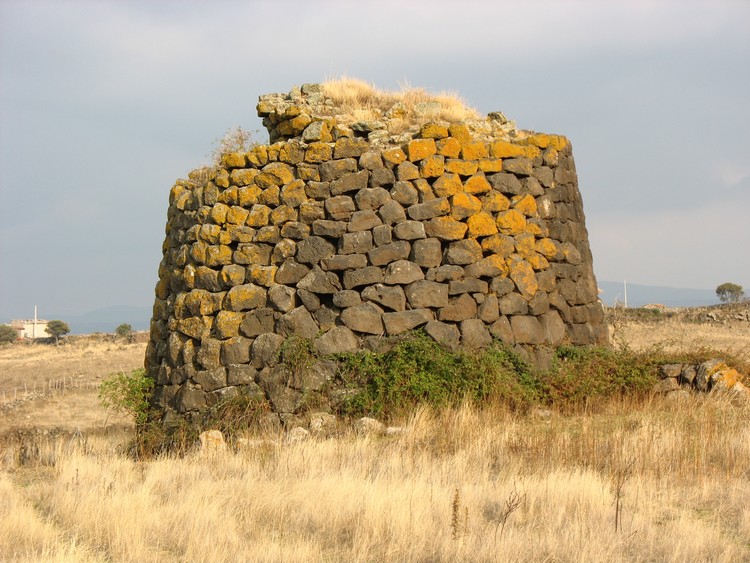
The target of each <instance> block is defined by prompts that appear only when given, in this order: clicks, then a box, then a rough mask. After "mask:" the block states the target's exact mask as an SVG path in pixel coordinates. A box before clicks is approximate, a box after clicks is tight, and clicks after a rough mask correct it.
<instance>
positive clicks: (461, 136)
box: [448, 123, 474, 146]
mask: <svg viewBox="0 0 750 563" xmlns="http://www.w3.org/2000/svg"><path fill="white" fill-rule="evenodd" d="M448 133H450V135H451V137H453V138H455V139H456V140H457V141H458V142H459V143H461V145H462V146H463V145H465V144H467V143H471V142H472V141H473V140H474V138H473V137H472V136H471V131H469V128H468V127H467V126H466V125H464V124H463V123H454V124H453V125H450V126H449V127H448Z"/></svg>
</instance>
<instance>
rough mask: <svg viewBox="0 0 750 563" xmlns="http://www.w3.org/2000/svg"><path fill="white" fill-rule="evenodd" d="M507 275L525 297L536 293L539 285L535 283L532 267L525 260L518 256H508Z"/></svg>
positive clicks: (528, 297)
mask: <svg viewBox="0 0 750 563" xmlns="http://www.w3.org/2000/svg"><path fill="white" fill-rule="evenodd" d="M507 263H508V270H509V272H510V274H509V277H510V279H512V280H513V283H515V284H516V287H517V288H518V290H519V291H520V292H521V295H523V296H524V297H525V298H527V299H531V298H532V297H534V295H536V292H537V290H538V289H539V285H538V283H537V279H536V274H535V273H534V268H532V266H531V264H529V263H528V262H527V261H526V260H524V259H523V258H521V257H518V256H511V257H510V258H508V262H507Z"/></svg>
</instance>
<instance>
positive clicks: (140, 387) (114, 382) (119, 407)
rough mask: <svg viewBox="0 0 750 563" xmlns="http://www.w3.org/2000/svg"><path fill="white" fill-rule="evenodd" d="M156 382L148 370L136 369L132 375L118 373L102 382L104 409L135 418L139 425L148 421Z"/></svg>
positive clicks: (100, 388) (100, 392) (100, 397)
mask: <svg viewBox="0 0 750 563" xmlns="http://www.w3.org/2000/svg"><path fill="white" fill-rule="evenodd" d="M153 389H154V380H153V379H151V378H150V377H149V376H148V375H147V374H146V370H145V369H143V368H141V369H134V370H133V371H131V372H130V373H125V372H122V371H121V372H118V373H114V374H112V375H110V376H109V377H108V378H107V379H105V380H104V381H102V384H101V386H100V387H99V400H100V401H101V404H102V406H104V408H106V409H109V410H113V411H115V412H119V413H124V414H126V415H129V416H131V417H133V420H134V421H135V423H136V424H137V425H140V424H143V423H145V422H146V420H147V419H148V408H149V397H150V396H151V392H152V391H153Z"/></svg>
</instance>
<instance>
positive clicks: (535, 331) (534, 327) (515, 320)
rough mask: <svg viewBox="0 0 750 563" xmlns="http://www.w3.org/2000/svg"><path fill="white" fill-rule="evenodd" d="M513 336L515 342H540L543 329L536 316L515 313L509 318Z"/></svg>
mask: <svg viewBox="0 0 750 563" xmlns="http://www.w3.org/2000/svg"><path fill="white" fill-rule="evenodd" d="M510 326H511V328H512V329H513V337H514V338H515V341H516V343H517V344H542V343H544V341H545V331H544V328H543V327H542V324H541V323H540V322H539V320H538V319H537V318H536V317H532V316H524V315H515V316H513V317H511V318H510Z"/></svg>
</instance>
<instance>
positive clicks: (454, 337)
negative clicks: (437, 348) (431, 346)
mask: <svg viewBox="0 0 750 563" xmlns="http://www.w3.org/2000/svg"><path fill="white" fill-rule="evenodd" d="M424 331H425V332H426V333H427V334H429V335H430V336H431V337H432V338H433V339H434V340H435V341H437V342H439V343H440V344H443V345H444V346H448V347H449V348H455V347H456V346H458V343H459V341H460V340H461V333H460V332H459V330H458V327H457V326H456V325H453V324H449V323H443V322H440V321H429V322H428V323H427V324H426V325H425V327H424Z"/></svg>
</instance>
